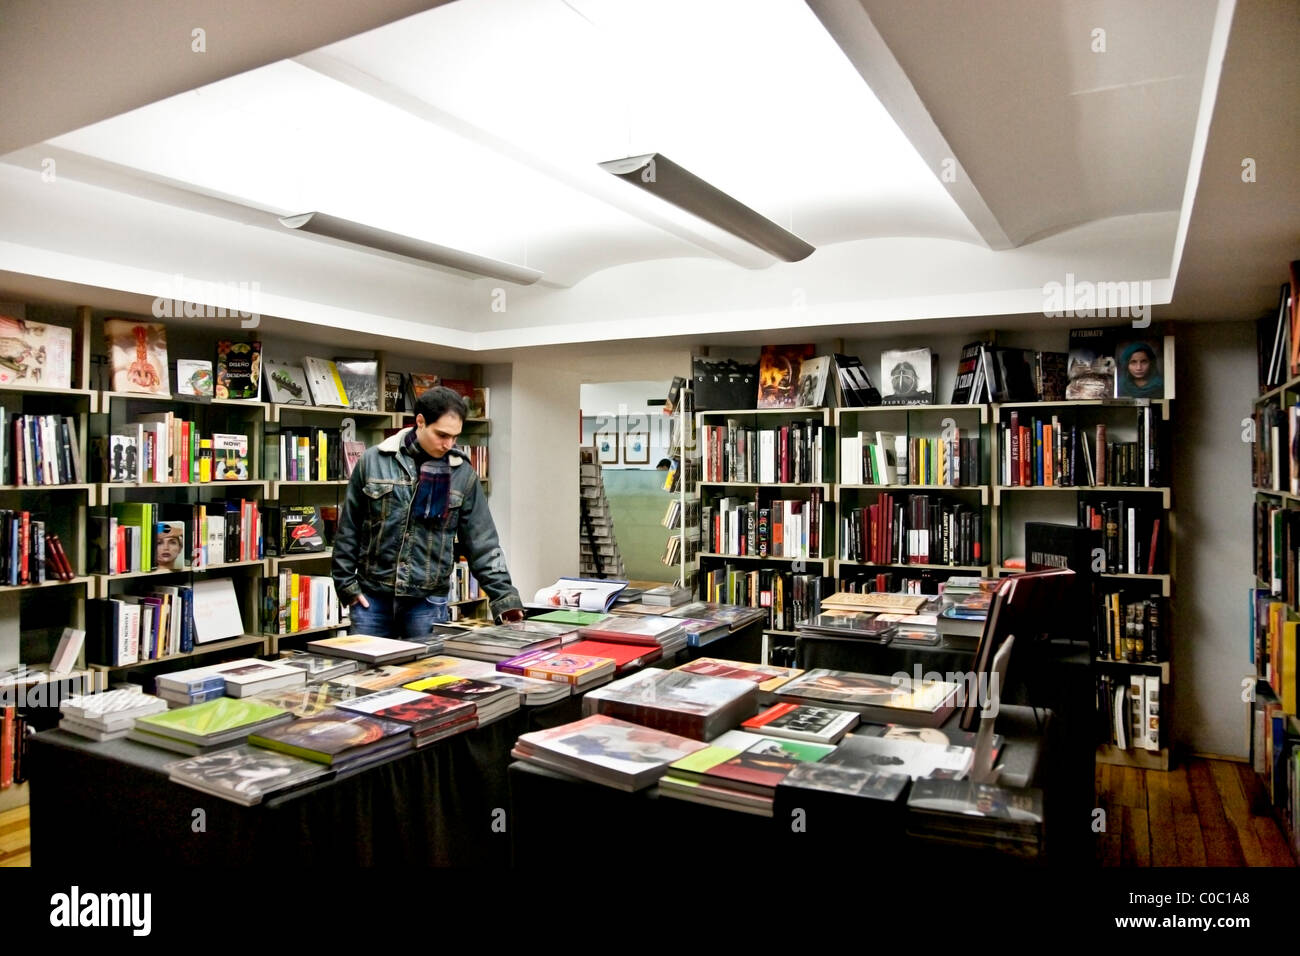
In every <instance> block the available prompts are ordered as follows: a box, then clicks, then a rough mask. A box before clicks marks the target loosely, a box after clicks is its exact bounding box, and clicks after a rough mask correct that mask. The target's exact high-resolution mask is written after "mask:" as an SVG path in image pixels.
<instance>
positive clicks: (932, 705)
mask: <svg viewBox="0 0 1300 956" xmlns="http://www.w3.org/2000/svg"><path fill="white" fill-rule="evenodd" d="M957 690H958V685H957V684H953V683H949V682H946V681H925V682H922V683H921V684H919V685H916V686H911V682H910V681H899V682H896V681H894V680H893V679H891V678H889V677H883V676H880V675H876V674H855V673H850V672H847V671H833V670H827V669H825V668H819V669H817V670H812V671H808V672H807V673H805V674H803V675H801V676H799V677H796V678H794V679H793V680H791V681H790V682H789V683H787V684H786V685H784V686H783V687H781V688H780V689H779V690H777V692H776V696H777V698H778V699H779V700H783V701H787V702H794V703H810V704H814V705H820V704H823V703H832V704H840V705H841V706H843V707H846V708H848V709H852V710H856V711H858V712H859V713H860V714H862V715H863V719H864V720H873V721H885V722H889V721H894V720H900V719H906V720H908V721H909V722H912V723H916V724H924V725H926V726H939V725H940V724H942V723H943V721H944V720H945V719H947V717H948V716H949V715H950V714H951V713H952V710H953V707H954V698H955V696H956V694H957ZM891 715H892V716H891Z"/></svg>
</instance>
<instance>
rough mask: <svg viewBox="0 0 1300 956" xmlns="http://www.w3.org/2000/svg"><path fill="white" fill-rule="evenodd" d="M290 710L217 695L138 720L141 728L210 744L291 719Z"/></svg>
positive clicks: (264, 703)
mask: <svg viewBox="0 0 1300 956" xmlns="http://www.w3.org/2000/svg"><path fill="white" fill-rule="evenodd" d="M292 719H293V718H292V715H290V714H289V712H288V711H286V710H283V709H281V708H279V707H275V706H272V705H271V704H268V703H266V702H265V701H260V700H256V699H253V698H249V697H243V698H233V697H218V698H217V699H216V700H209V701H206V702H204V703H202V704H194V705H192V706H190V707H178V708H177V709H176V710H169V711H167V712H166V713H163V714H152V715H150V716H148V717H141V718H139V719H138V720H137V721H136V726H137V728H138V729H140V730H143V731H146V732H149V733H154V734H160V735H162V736H165V737H174V738H176V739H177V740H187V741H190V742H192V743H197V744H203V743H211V742H214V741H216V740H219V739H222V738H224V737H227V736H233V737H238V736H241V735H246V734H248V733H250V732H251V731H252V730H254V729H257V728H261V727H265V726H267V725H269V724H271V723H273V722H274V723H282V722H284V721H287V720H292Z"/></svg>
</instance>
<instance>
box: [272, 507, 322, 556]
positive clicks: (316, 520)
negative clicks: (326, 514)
mask: <svg viewBox="0 0 1300 956" xmlns="http://www.w3.org/2000/svg"><path fill="white" fill-rule="evenodd" d="M276 530H277V531H278V533H279V540H278V542H277V544H278V546H279V547H278V550H279V553H280V554H281V555H289V554H314V553H316V552H318V551H324V550H325V528H324V522H323V521H322V519H321V516H320V511H319V510H318V509H317V508H316V506H315V505H283V506H281V508H280V522H279V527H278V528H277V529H276Z"/></svg>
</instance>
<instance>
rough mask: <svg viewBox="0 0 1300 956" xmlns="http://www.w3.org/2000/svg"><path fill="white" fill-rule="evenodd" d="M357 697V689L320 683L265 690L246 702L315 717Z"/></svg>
mask: <svg viewBox="0 0 1300 956" xmlns="http://www.w3.org/2000/svg"><path fill="white" fill-rule="evenodd" d="M355 696H357V692H356V689H355V688H352V687H346V686H342V685H339V684H332V683H328V682H326V683H320V684H309V685H307V686H305V687H288V688H280V689H277V690H263V691H259V692H257V693H256V694H253V696H252V697H251V698H241V699H244V700H250V699H251V700H260V701H262V702H264V703H267V704H270V705H271V706H272V707H279V708H280V709H281V710H285V711H288V712H289V713H291V714H293V715H294V716H295V717H314V716H315V715H316V714H321V713H324V712H325V711H327V710H330V709H331V708H333V707H334V705H335V704H338V703H339V702H340V701H345V700H350V699H352V698H353V697H355Z"/></svg>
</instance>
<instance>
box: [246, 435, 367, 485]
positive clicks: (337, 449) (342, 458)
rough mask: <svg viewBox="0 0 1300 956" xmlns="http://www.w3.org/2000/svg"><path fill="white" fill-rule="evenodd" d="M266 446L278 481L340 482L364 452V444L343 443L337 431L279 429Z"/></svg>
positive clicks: (349, 472)
mask: <svg viewBox="0 0 1300 956" xmlns="http://www.w3.org/2000/svg"><path fill="white" fill-rule="evenodd" d="M268 444H269V446H270V447H269V453H270V454H271V455H272V456H273V458H272V460H273V461H276V462H277V463H278V467H279V470H278V471H277V472H276V474H277V475H279V476H280V478H279V480H280V481H342V480H343V479H346V478H349V477H351V475H352V469H353V468H355V467H356V464H357V462H358V461H360V460H361V456H362V455H363V454H365V451H366V446H365V443H364V442H359V441H348V442H345V441H344V440H343V435H342V432H341V431H340V430H339V429H337V428H319V427H312V428H284V427H281V429H280V432H279V434H278V435H273V436H268Z"/></svg>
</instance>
